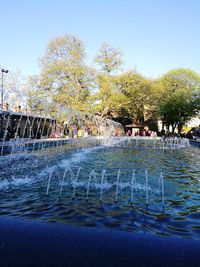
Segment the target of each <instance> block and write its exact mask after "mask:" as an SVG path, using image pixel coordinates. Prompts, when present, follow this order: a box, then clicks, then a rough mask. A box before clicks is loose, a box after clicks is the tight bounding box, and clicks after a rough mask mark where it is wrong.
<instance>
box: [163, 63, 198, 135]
mask: <svg viewBox="0 0 200 267" xmlns="http://www.w3.org/2000/svg"><path fill="white" fill-rule="evenodd" d="M158 84H159V87H160V95H159V96H158V102H159V106H158V111H159V114H160V116H161V118H162V120H163V122H164V124H166V125H167V126H168V127H169V126H172V132H174V130H175V128H176V127H178V132H179V133H180V132H181V130H182V127H183V126H184V124H185V123H186V122H188V121H189V120H190V119H191V118H192V117H194V116H196V115H197V114H198V113H199V111H200V76H199V75H198V74H196V73H195V72H193V71H191V70H189V69H182V68H179V69H175V70H172V71H169V72H168V73H166V74H165V75H163V77H161V78H160V80H158Z"/></svg>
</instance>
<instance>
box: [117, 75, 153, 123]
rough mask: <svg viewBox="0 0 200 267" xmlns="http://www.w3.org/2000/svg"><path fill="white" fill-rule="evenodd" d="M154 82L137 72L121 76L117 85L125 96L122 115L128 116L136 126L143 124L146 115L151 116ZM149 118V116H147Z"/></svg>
mask: <svg viewBox="0 0 200 267" xmlns="http://www.w3.org/2000/svg"><path fill="white" fill-rule="evenodd" d="M151 84H152V82H151V81H150V80H148V79H146V78H144V77H143V76H142V75H140V74H138V73H136V72H127V73H125V74H122V75H121V76H119V78H118V80H117V81H116V85H117V87H118V88H119V91H120V92H121V93H122V94H123V95H124V102H123V106H122V108H121V114H126V115H128V116H129V117H131V118H132V119H133V121H134V122H135V123H136V124H143V123H144V120H145V115H147V114H145V113H146V112H148V113H149V114H148V115H150V110H151V108H152V105H151ZM147 117H148V116H147Z"/></svg>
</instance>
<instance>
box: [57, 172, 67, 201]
mask: <svg viewBox="0 0 200 267" xmlns="http://www.w3.org/2000/svg"><path fill="white" fill-rule="evenodd" d="M67 171H68V169H67V170H65V171H64V174H63V177H62V182H61V186H60V193H59V197H61V195H62V191H63V185H64V181H65V176H66V173H67Z"/></svg>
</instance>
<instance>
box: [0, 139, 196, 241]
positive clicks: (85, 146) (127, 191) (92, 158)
mask: <svg viewBox="0 0 200 267" xmlns="http://www.w3.org/2000/svg"><path fill="white" fill-rule="evenodd" d="M161 148H162V149H160V148H159V149H157V148H156V147H155V149H154V147H150V148H149V147H147V146H146V147H145V146H142V145H141V144H140V143H138V144H137V147H130V146H126V144H125V146H124V147H123V146H120V147H119V146H112V147H109V146H101V145H100V144H99V143H98V142H96V141H95V140H91V141H89V139H88V140H87V142H84V140H83V142H74V143H73V145H70V146H62V147H59V146H56V147H55V148H48V149H46V150H45V149H44V150H41V151H35V150H34V151H31V152H30V153H22V152H21V153H19V154H15V155H14V154H13V155H10V156H5V157H3V158H2V160H1V162H0V175H1V181H0V197H1V203H0V214H1V215H5V214H9V215H10V216H13V217H27V218H34V219H38V220H45V221H54V222H62V223H64V224H73V225H74V224H75V225H84V226H92V227H94V228H108V229H117V230H123V231H129V232H139V233H153V234H155V235H164V236H166V235H171V236H175V237H176V236H177V237H180V236H181V237H183V238H190V239H199V231H200V228H199V208H200V206H199V200H200V196H199V168H200V151H199V149H198V148H195V147H191V148H187V149H163V147H161ZM80 168H81V169H80ZM79 170H80V172H79ZM105 172H106V175H105ZM133 174H134V175H133ZM104 175H105V177H104ZM77 176H78V177H77ZM162 176H163V180H164V181H163V182H164V183H163V188H162V179H161V177H162ZM76 178H77V179H76Z"/></svg>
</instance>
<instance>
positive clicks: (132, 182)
mask: <svg viewBox="0 0 200 267" xmlns="http://www.w3.org/2000/svg"><path fill="white" fill-rule="evenodd" d="M135 183H136V179H135V170H133V172H132V179H131V205H132V204H133V189H134V187H135Z"/></svg>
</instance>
